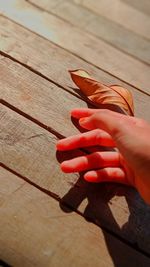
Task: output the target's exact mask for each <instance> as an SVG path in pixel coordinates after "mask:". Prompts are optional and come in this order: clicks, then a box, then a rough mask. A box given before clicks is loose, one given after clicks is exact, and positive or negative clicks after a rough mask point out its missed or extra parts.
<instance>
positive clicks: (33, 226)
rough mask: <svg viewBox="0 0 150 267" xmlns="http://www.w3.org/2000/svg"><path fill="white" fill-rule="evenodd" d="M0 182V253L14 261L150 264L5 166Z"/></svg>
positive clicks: (27, 264)
mask: <svg viewBox="0 0 150 267" xmlns="http://www.w3.org/2000/svg"><path fill="white" fill-rule="evenodd" d="M0 183H1V187H0V198H1V204H0V217H1V220H0V227H1V230H2V231H1V234H0V256H1V258H2V259H3V260H5V261H7V262H8V263H9V264H11V265H12V266H16V267H18V266H19V267H20V266H22V267H32V266H37V267H38V266H40V267H41V266H43V267H48V266H51V267H58V266H60V267H61V266H62V267H64V266H66V267H69V266H70V267H75V266H81V267H82V266H88V267H91V266H95V267H107V266H112V267H113V266H122V267H127V266H129V264H130V262H131V261H132V264H133V266H137V267H141V266H145V267H148V266H149V265H150V259H148V258H147V257H145V256H143V255H142V254H140V253H138V252H136V251H135V250H134V249H132V248H130V247H128V246H127V245H125V244H123V243H122V242H120V241H118V240H117V239H115V238H114V237H112V236H111V235H110V234H108V233H106V232H105V231H102V230H101V229H100V228H98V227H96V226H94V225H93V224H90V223H87V222H85V221H84V219H83V218H82V217H81V216H79V215H77V214H75V213H74V212H73V213H72V214H71V215H70V213H69V209H68V210H67V209H66V212H67V211H68V213H65V212H63V211H62V210H61V209H60V207H59V205H58V202H56V201H55V200H54V199H52V198H51V197H49V196H47V195H46V194H44V193H43V192H41V191H39V190H38V189H36V188H35V187H33V186H31V185H29V184H28V183H26V182H25V183H24V181H22V180H21V179H19V178H18V177H17V176H15V175H14V174H12V173H9V172H8V171H6V170H5V169H2V168H1V172H0ZM8 188H9V191H8ZM114 248H115V250H114ZM89 251H90V253H89ZM118 251H119V253H118Z"/></svg>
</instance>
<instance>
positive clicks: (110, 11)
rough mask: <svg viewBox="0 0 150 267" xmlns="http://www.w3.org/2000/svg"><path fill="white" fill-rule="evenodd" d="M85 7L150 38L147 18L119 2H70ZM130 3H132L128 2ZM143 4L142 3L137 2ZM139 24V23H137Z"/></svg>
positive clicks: (117, 0) (149, 22) (102, 0)
mask: <svg viewBox="0 0 150 267" xmlns="http://www.w3.org/2000/svg"><path fill="white" fill-rule="evenodd" d="M71 1H74V2H75V3H77V4H80V5H82V6H85V7H87V8H89V9H90V10H92V11H94V12H96V13H97V14H99V15H102V16H104V17H106V18H108V19H110V20H112V21H114V22H116V23H118V24H120V25H122V26H123V27H125V28H127V29H129V30H131V31H133V32H135V33H137V34H139V35H141V36H143V37H145V38H146V39H149V38H150V20H149V16H148V15H146V14H143V13H142V12H140V11H138V10H136V9H134V8H132V7H131V6H129V5H127V4H126V3H124V2H123V1H120V0H101V1H93V0H71ZM130 2H132V1H130ZM139 2H143V1H139ZM139 22H141V23H139Z"/></svg>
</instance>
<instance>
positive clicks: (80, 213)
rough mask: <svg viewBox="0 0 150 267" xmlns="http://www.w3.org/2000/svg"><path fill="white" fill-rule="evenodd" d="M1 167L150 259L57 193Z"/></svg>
mask: <svg viewBox="0 0 150 267" xmlns="http://www.w3.org/2000/svg"><path fill="white" fill-rule="evenodd" d="M0 166H1V167H2V168H4V169H5V170H6V171H8V172H10V173H12V174H14V175H15V176H17V177H19V178H20V179H22V180H24V181H25V182H27V183H28V184H30V185H31V186H33V187H35V188H36V189H38V190H40V191H41V192H43V193H44V194H46V195H48V196H49V197H51V198H53V199H54V200H56V201H57V202H59V203H60V204H61V205H63V206H64V208H65V207H66V208H67V209H69V210H71V211H74V212H75V213H76V214H78V215H79V216H81V217H82V218H84V219H86V221H88V222H91V223H93V224H94V225H96V226H98V227H100V228H101V229H102V230H104V231H105V232H106V233H108V234H110V235H111V236H113V237H114V238H116V239H118V240H119V241H121V242H122V243H124V244H126V245H127V246H129V247H130V248H132V249H134V250H135V251H137V252H139V253H142V254H143V255H144V256H146V257H147V258H150V254H149V253H147V252H145V251H144V250H142V249H140V248H138V247H137V246H136V245H133V244H132V243H131V242H130V241H127V240H126V239H124V238H122V237H121V236H119V235H117V234H116V233H114V232H113V231H111V230H110V229H108V228H107V227H105V226H102V225H100V224H98V223H96V222H95V221H93V220H92V219H91V218H89V217H86V216H84V214H83V213H82V212H80V211H79V210H77V209H74V208H73V207H72V206H70V205H69V204H68V203H66V202H65V201H62V199H61V198H60V197H59V196H58V195H56V194H55V193H53V192H51V191H49V190H46V189H45V188H42V187H40V186H38V185H37V184H35V183H33V182H31V181H30V179H29V178H27V177H25V176H22V175H21V174H19V173H18V172H16V171H14V170H12V169H10V168H9V167H8V166H6V165H5V164H3V163H1V162H0Z"/></svg>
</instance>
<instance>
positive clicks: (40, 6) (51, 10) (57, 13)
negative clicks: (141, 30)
mask: <svg viewBox="0 0 150 267" xmlns="http://www.w3.org/2000/svg"><path fill="white" fill-rule="evenodd" d="M26 2H28V3H30V4H31V5H33V6H35V7H36V8H38V9H40V10H41V11H45V12H47V13H49V14H51V15H54V16H56V17H57V18H59V19H62V20H63V21H65V22H67V23H69V24H70V25H72V26H76V27H77V28H79V29H83V30H84V31H85V32H87V33H89V34H91V35H93V36H95V37H98V38H99V39H100V40H102V41H104V42H105V43H107V44H108V45H111V46H112V47H114V48H115V49H117V50H119V51H121V52H123V53H125V54H127V55H128V56H130V57H132V58H134V59H136V60H138V61H140V62H142V63H143V64H146V65H147V66H150V60H148V59H147V57H146V56H144V59H143V58H142V57H140V56H139V55H138V52H137V54H136V53H135V52H134V53H133V52H132V53H131V52H130V51H128V50H129V48H128V49H126V48H124V47H123V46H120V45H117V44H116V42H113V41H112V42H111V41H110V40H107V39H106V38H104V37H103V36H101V35H100V34H98V31H95V30H94V31H93V27H92V26H90V25H88V27H85V25H82V23H81V25H80V26H79V23H78V21H77V22H76V23H73V22H72V21H71V18H70V17H66V16H65V15H64V14H63V13H62V12H61V9H60V10H57V7H59V6H61V4H62V6H63V4H70V5H74V6H75V7H76V8H78V9H79V10H80V9H81V8H82V9H83V8H84V9H85V10H86V9H87V7H82V6H78V5H75V3H74V2H70V1H69V2H68V1H65V2H60V3H59V4H58V5H57V6H55V7H54V8H50V7H49V8H48V7H47V8H45V6H44V7H43V2H38V3H37V1H36V0H26ZM76 12H77V11H76ZM76 12H74V13H76ZM88 12H89V14H90V13H91V16H92V14H93V16H94V13H93V11H92V10H91V11H90V10H89V11H88ZM81 19H82V18H81ZM93 19H97V20H98V19H99V16H96V14H95V18H93ZM107 20H108V19H107ZM90 22H92V18H91V19H89V21H87V23H88V24H89V23H90ZM113 24H114V23H113ZM89 26H90V27H91V28H90V27H89ZM97 26H98V25H97ZM120 27H121V26H120ZM106 30H107V29H106ZM128 31H129V30H128ZM129 33H130V31H129ZM108 34H109V32H108ZM135 34H136V33H135ZM135 34H134V33H133V35H135ZM124 38H126V39H127V38H129V37H128V36H126V35H125V36H124ZM138 38H139V40H140V41H141V39H142V38H141V37H140V36H138ZM140 38H141V39H140ZM143 42H144V40H143ZM145 44H146V45H147V46H148V40H145ZM137 45H138V44H137ZM149 45H150V43H149ZM143 47H144V43H143ZM134 48H136V47H134ZM143 49H144V48H143ZM133 50H134V49H133ZM135 50H136V49H135ZM148 55H149V54H148V53H147V56H148Z"/></svg>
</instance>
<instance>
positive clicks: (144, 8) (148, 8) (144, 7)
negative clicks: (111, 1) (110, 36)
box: [123, 0, 150, 15]
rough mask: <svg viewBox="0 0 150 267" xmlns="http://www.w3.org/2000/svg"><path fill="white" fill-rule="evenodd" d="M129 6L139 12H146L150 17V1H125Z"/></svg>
mask: <svg viewBox="0 0 150 267" xmlns="http://www.w3.org/2000/svg"><path fill="white" fill-rule="evenodd" d="M123 1H124V2H125V3H127V4H128V5H130V6H132V7H134V8H136V9H137V10H139V11H141V12H144V13H145V14H147V15H150V1H149V0H142V1H139V0H132V1H130V0H123Z"/></svg>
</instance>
